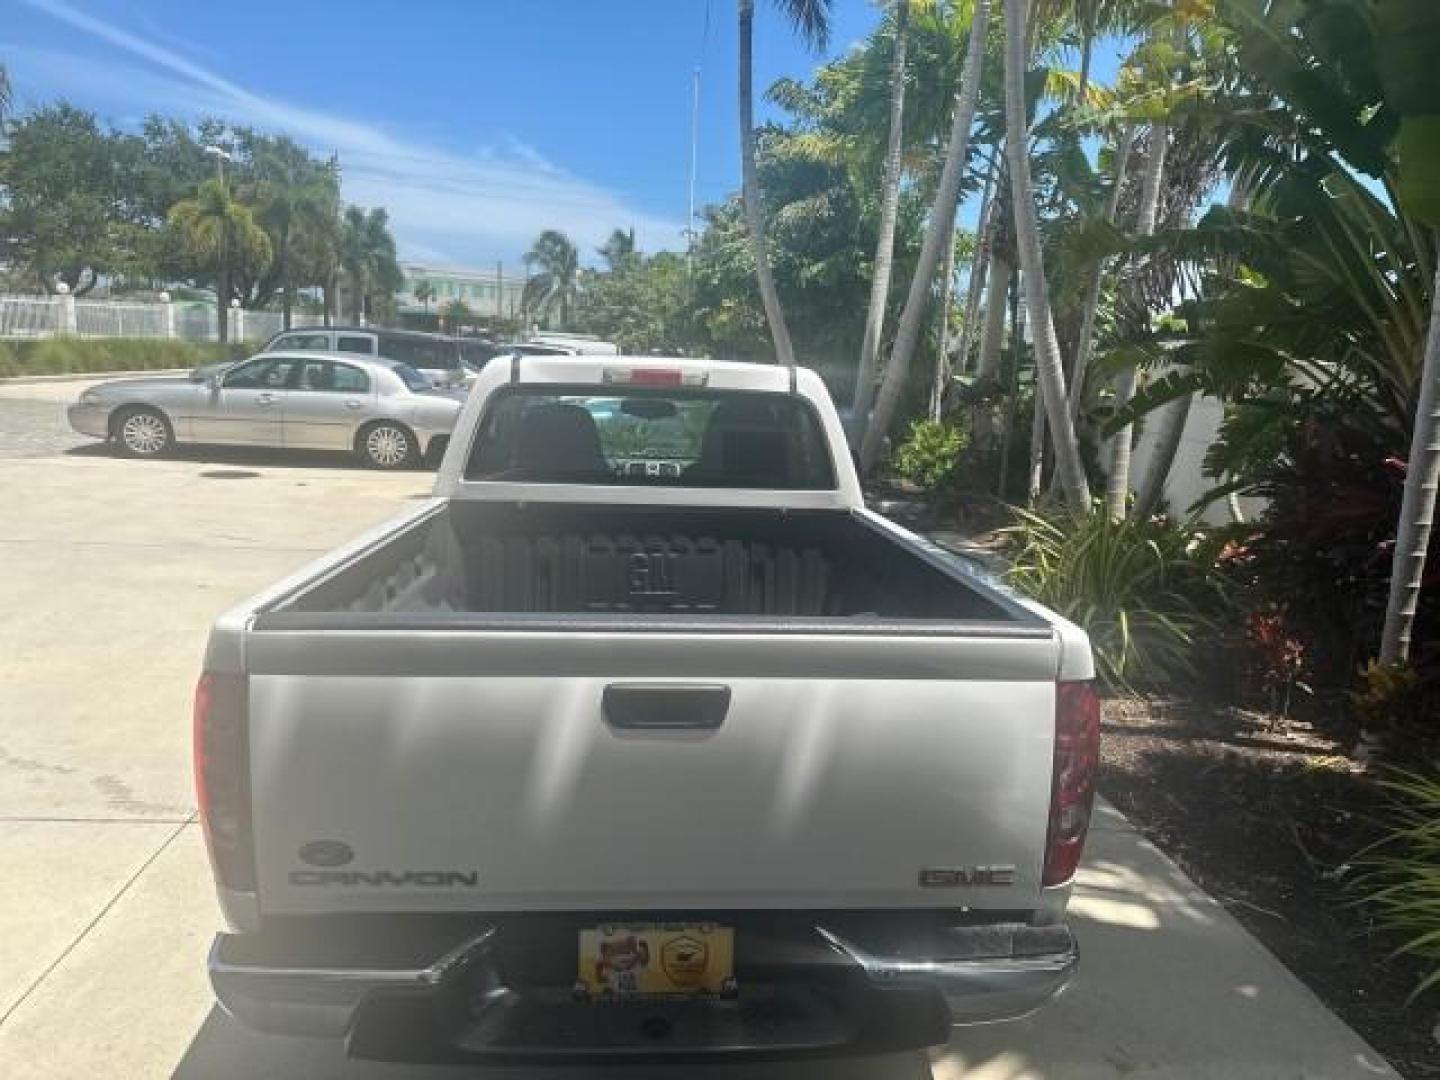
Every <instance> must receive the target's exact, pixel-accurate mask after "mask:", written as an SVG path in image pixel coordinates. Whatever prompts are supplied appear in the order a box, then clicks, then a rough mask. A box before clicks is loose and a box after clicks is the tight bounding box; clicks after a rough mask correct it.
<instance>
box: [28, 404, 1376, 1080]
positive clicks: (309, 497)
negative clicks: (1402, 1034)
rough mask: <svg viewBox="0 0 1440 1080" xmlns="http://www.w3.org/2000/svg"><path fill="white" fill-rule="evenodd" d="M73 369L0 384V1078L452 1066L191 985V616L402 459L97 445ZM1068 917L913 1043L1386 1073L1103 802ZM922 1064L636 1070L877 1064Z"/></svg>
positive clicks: (207, 902) (996, 1075) (1126, 1065)
mask: <svg viewBox="0 0 1440 1080" xmlns="http://www.w3.org/2000/svg"><path fill="white" fill-rule="evenodd" d="M80 389H81V385H80V384H76V383H63V384H47V385H32V386H15V385H9V386H5V385H0V459H3V460H0V506H3V507H4V513H3V514H0V657H3V658H4V660H3V663H0V865H3V867H4V875H3V879H0V880H3V885H0V1076H3V1077H6V1078H7V1080H28V1078H32V1077H33V1078H42V1077H43V1078H45V1080H54V1078H68V1077H75V1078H87V1080H88V1078H91V1077H98V1076H104V1077H127V1078H128V1077H164V1076H176V1077H182V1078H187V1080H227V1078H236V1080H238V1078H242V1077H265V1078H267V1080H302V1078H304V1080H316V1078H330V1077H347V1076H348V1077H373V1078H382V1077H383V1078H386V1080H421V1078H425V1077H436V1078H438V1077H448V1076H453V1075H455V1073H453V1072H443V1071H442V1072H437V1071H435V1070H427V1069H405V1068H392V1067H383V1066H378V1065H366V1064H352V1063H347V1062H346V1061H345V1059H344V1057H343V1054H342V1053H341V1051H340V1049H339V1047H338V1046H336V1045H334V1044H330V1043H323V1042H309V1041H301V1040H292V1039H280V1038H266V1037H261V1036H257V1035H252V1034H250V1033H248V1032H246V1031H245V1030H243V1029H241V1028H240V1027H238V1026H237V1025H236V1024H235V1023H233V1022H232V1021H230V1020H229V1019H228V1018H227V1017H226V1016H225V1015H224V1014H223V1013H221V1012H220V1011H219V1010H217V1009H216V1008H215V1007H214V1005H213V1002H212V999H211V995H210V992H209V987H208V985H207V983H206V979H205V974H204V957H205V951H206V948H207V946H208V944H209V941H210V938H211V936H212V935H213V933H214V932H215V930H216V929H217V928H218V925H219V916H218V912H217V910H216V908H215V904H214V900H213V895H212V892H211V886H210V880H209V872H208V867H207V866H206V860H205V855H204V851H203V843H202V840H201V837H200V833H199V828H198V826H197V825H196V824H195V820H194V796H193V793H192V788H191V779H190V760H189V759H190V744H189V738H190V733H189V725H190V720H189V714H190V694H191V691H192V687H193V684H194V679H195V676H196V674H197V672H198V670H199V667H200V660H201V650H202V649H203V646H204V641H205V634H206V631H207V628H208V625H209V623H210V621H211V620H212V619H213V618H214V616H215V615H216V614H217V613H218V612H220V611H221V610H223V609H224V608H226V607H227V606H229V605H230V604H232V603H234V602H236V601H238V600H240V599H242V598H243V597H245V596H246V595H248V594H250V593H252V592H254V591H255V590H257V589H259V588H261V587H263V586H265V585H267V584H268V583H270V582H271V581H273V580H274V579H276V578H278V577H280V576H281V575H282V574H284V573H287V572H289V571H291V570H293V569H295V568H296V567H297V566H299V565H301V564H303V563H304V562H306V561H308V560H310V559H312V558H314V557H316V556H318V555H320V554H322V553H323V552H324V551H325V550H327V549H328V548H330V547H331V546H333V545H334V544H336V543H338V542H340V541H341V540H344V539H346V538H347V537H350V536H352V535H354V534H355V533H356V532H358V531H360V530H361V529H362V528H363V527H365V526H367V525H370V524H373V523H375V522H377V521H379V520H381V519H383V518H385V517H387V516H389V515H391V514H393V513H396V512H398V511H399V510H401V509H402V508H403V507H404V506H405V505H406V502H407V500H409V499H411V498H414V497H417V496H420V495H422V494H423V493H424V492H425V491H426V489H427V488H428V486H429V482H430V477H429V475H428V474H426V473H407V474H402V475H377V474H374V473H368V472H365V471H363V470H360V469H356V468H353V467H351V466H350V465H349V464H348V463H347V462H346V461H345V459H343V458H341V459H317V458H309V457H307V458H303V459H301V458H289V457H285V456H283V455H277V454H269V453H248V452H239V451H236V452H224V453H212V452H209V451H203V450H198V451H192V452H188V453H186V454H184V455H182V456H180V457H177V458H173V459H169V460H163V461H146V462H137V461H125V460H119V459H115V458H112V457H110V456H108V455H107V454H106V453H104V452H103V449H101V448H97V447H95V446H94V445H93V444H90V443H89V441H88V440H84V439H81V438H79V437H75V436H71V435H69V434H68V433H67V431H66V430H65V428H64V426H63V424H64V421H63V412H62V403H63V401H65V400H67V399H69V398H71V397H73V396H74V395H75V394H77V393H78V392H79V390H80ZM1072 912H1073V915H1074V923H1075V927H1076V931H1077V934H1078V936H1079V938H1080V942H1081V947H1082V951H1083V953H1084V961H1083V965H1082V973H1081V975H1080V977H1079V978H1078V979H1077V981H1076V984H1075V985H1074V986H1073V987H1072V988H1071V990H1070V992H1069V993H1067V994H1066V995H1065V996H1064V997H1063V998H1062V999H1061V1000H1060V1001H1058V1002H1057V1003H1055V1004H1054V1005H1053V1006H1051V1007H1050V1008H1048V1009H1046V1010H1045V1011H1043V1012H1042V1013H1040V1014H1038V1015H1037V1016H1035V1017H1033V1018H1031V1019H1029V1020H1027V1021H1024V1022H1022V1023H1019V1024H1014V1025H1009V1026H1005V1027H997V1028H985V1029H970V1030H961V1031H957V1033H956V1035H955V1038H954V1039H953V1040H952V1042H951V1043H950V1045H949V1046H948V1047H945V1048H942V1049H940V1050H937V1051H935V1052H934V1053H933V1054H931V1055H930V1059H929V1063H930V1065H931V1067H932V1068H933V1073H934V1075H935V1076H936V1077H938V1078H941V1080H955V1078H959V1077H962V1076H964V1077H970V1078H983V1080H1026V1078H1061V1077H1063V1078H1066V1080H1086V1078H1107V1080H1109V1078H1117V1077H1191V1078H1193V1077H1209V1078H1215V1080H1220V1078H1226V1080H1236V1078H1238V1080H1252V1078H1262V1077H1264V1078H1270V1077H1275V1078H1281V1077H1284V1078H1294V1077H1306V1078H1310V1080H1328V1078H1337V1080H1338V1078H1359V1077H1393V1076H1394V1075H1395V1074H1394V1073H1393V1072H1391V1071H1390V1070H1389V1069H1388V1068H1387V1067H1386V1066H1385V1065H1384V1063H1383V1061H1382V1059H1381V1058H1380V1057H1379V1055H1378V1054H1376V1053H1375V1052H1374V1051H1373V1050H1372V1049H1370V1048H1369V1047H1368V1046H1366V1045H1365V1044H1364V1043H1363V1042H1362V1041H1361V1040H1360V1039H1359V1038H1358V1037H1357V1036H1356V1035H1354V1034H1353V1033H1352V1032H1351V1031H1349V1029H1347V1028H1346V1027H1345V1026H1344V1025H1343V1024H1341V1023H1340V1022H1339V1021H1338V1020H1337V1019H1336V1018H1335V1017H1334V1016H1333V1015H1332V1014H1330V1013H1329V1012H1328V1011H1327V1010H1326V1009H1325V1008H1324V1007H1323V1006H1322V1005H1321V1004H1320V1003H1319V1001H1318V1000H1316V998H1315V997H1314V996H1313V995H1312V994H1310V993H1309V991H1308V990H1306V989H1305V988H1304V987H1303V986H1301V985H1300V984H1299V983H1298V982H1297V981H1296V980H1295V979H1293V978H1292V977H1291V976H1290V975H1289V974H1288V972H1286V971H1285V969H1284V968H1283V967H1281V966H1280V965H1279V964H1278V963H1277V962H1276V961H1275V959H1274V958H1273V957H1271V956H1270V954H1269V953H1268V952H1266V951H1265V949H1264V948H1263V947H1262V946H1261V945H1260V944H1259V943H1258V942H1256V941H1255V940H1254V939H1253V938H1251V937H1249V935H1247V934H1246V933H1245V932H1244V931H1243V930H1242V929H1241V928H1240V927H1239V926H1238V924H1236V923H1235V922H1234V920H1233V919H1231V918H1230V917H1229V916H1228V915H1227V914H1226V913H1225V911H1224V910H1223V909H1222V908H1221V907H1220V905H1219V904H1217V903H1216V902H1215V901H1213V900H1212V899H1211V898H1209V897H1207V896H1205V895H1204V894H1203V893H1202V892H1200V891H1199V889H1198V888H1196V886H1195V885H1194V884H1193V883H1191V882H1190V881H1188V880H1187V879H1186V878H1185V877H1184V875H1183V874H1181V873H1180V871H1179V870H1178V869H1177V868H1176V867H1175V866H1174V865H1173V864H1171V863H1170V862H1169V861H1168V860H1166V859H1165V858H1164V857H1163V856H1161V855H1160V853H1159V852H1157V851H1156V850H1155V849H1154V848H1153V847H1152V846H1151V845H1149V844H1148V843H1146V842H1145V841H1144V840H1142V839H1141V838H1140V837H1138V836H1137V835H1136V834H1135V832H1134V831H1133V830H1132V829H1131V828H1130V827H1129V825H1128V823H1127V822H1126V821H1125V820H1124V819H1123V818H1122V817H1120V815H1118V814H1117V813H1115V812H1114V811H1113V810H1112V809H1110V808H1108V807H1102V808H1101V811H1100V814H1099V818H1098V821H1097V827H1096V829H1095V830H1094V832H1093V833H1092V838H1091V843H1090V846H1089V850H1088V852H1087V860H1086V865H1085V867H1084V869H1083V871H1082V874H1081V877H1080V882H1079V885H1078V887H1077V890H1076V896H1075V900H1074V903H1073V905H1072ZM925 1065H926V1062H925V1061H923V1060H922V1059H921V1058H920V1057H918V1056H915V1055H911V1056H901V1057H898V1058H893V1059H887V1060H883V1061H873V1060H872V1061H859V1062H850V1063H847V1064H845V1065H844V1066H843V1067H842V1066H840V1065H836V1064H832V1063H827V1064H823V1065H819V1066H815V1067H810V1068H805V1069H800V1068H795V1067H784V1068H759V1069H755V1068H752V1069H733V1068H732V1069H723V1070H721V1069H704V1070H697V1069H683V1070H674V1069H658V1070H650V1071H647V1072H646V1073H645V1075H650V1076H657V1077H658V1076H687V1077H689V1076H706V1077H716V1078H717V1080H718V1078H719V1077H722V1076H723V1077H726V1078H733V1080H760V1078H762V1077H766V1078H768V1077H772V1076H776V1077H778V1076H784V1077H786V1078H797V1077H800V1078H803V1077H816V1078H818V1077H825V1078H831V1077H835V1078H845V1077H854V1078H857V1080H860V1078H864V1080H880V1078H890V1077H894V1078H897V1080H899V1078H913V1077H915V1076H917V1075H919V1074H920V1073H921V1071H922V1070H923V1068H924V1067H925ZM635 1074H636V1070H625V1071H624V1072H623V1073H617V1074H611V1075H614V1076H617V1077H618V1076H621V1075H635ZM485 1075H487V1076H500V1075H517V1076H518V1075H523V1076H525V1077H527V1078H530V1077H534V1078H540V1077H554V1076H557V1075H564V1076H577V1075H582V1074H581V1073H577V1072H574V1071H571V1072H568V1073H567V1072H561V1073H556V1072H554V1071H549V1070H547V1071H545V1072H544V1073H539V1072H521V1073H505V1072H488V1073H486V1074H485ZM587 1075H593V1074H587Z"/></svg>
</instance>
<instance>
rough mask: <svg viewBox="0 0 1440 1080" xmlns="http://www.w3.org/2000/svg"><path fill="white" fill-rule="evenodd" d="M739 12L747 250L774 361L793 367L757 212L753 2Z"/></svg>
mask: <svg viewBox="0 0 1440 1080" xmlns="http://www.w3.org/2000/svg"><path fill="white" fill-rule="evenodd" d="M738 6H739V11H740V187H741V192H742V194H743V196H744V202H745V222H746V224H747V225H748V226H749V228H750V248H751V250H752V251H753V252H754V255H755V280H756V283H757V284H758V285H759V286H760V302H761V303H762V304H763V305H764V306H765V320H766V321H767V322H768V323H769V324H770V339H771V341H773V342H774V344H775V361H776V363H779V364H784V365H786V366H787V367H794V366H795V348H794V346H792V345H791V344H790V330H789V329H788V328H787V327H786V325H785V312H784V311H783V310H781V308H780V294H779V293H778V292H776V291H775V278H774V277H773V276H772V275H771V273H770V255H769V253H768V250H767V248H768V245H767V244H766V242H765V220H764V217H763V215H762V214H761V213H760V180H759V178H758V177H757V176H756V173H755V99H754V87H753V86H752V85H751V81H752V74H751V68H752V66H753V59H754V57H753V49H754V36H755V0H739V5H738Z"/></svg>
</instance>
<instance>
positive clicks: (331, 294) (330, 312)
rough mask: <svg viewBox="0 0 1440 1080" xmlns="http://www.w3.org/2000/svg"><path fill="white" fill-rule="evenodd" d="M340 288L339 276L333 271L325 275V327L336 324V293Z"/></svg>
mask: <svg viewBox="0 0 1440 1080" xmlns="http://www.w3.org/2000/svg"><path fill="white" fill-rule="evenodd" d="M339 287H340V281H339V276H338V275H337V274H336V273H335V272H334V271H333V270H332V271H330V272H329V273H328V274H326V275H325V325H326V326H327V327H328V326H332V325H333V324H334V322H335V291H336V290H337V289H338V288H339Z"/></svg>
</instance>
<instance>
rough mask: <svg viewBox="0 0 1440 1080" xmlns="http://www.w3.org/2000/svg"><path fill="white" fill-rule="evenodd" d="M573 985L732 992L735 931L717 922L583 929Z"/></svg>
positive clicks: (618, 991)
mask: <svg viewBox="0 0 1440 1080" xmlns="http://www.w3.org/2000/svg"><path fill="white" fill-rule="evenodd" d="M575 987H576V990H577V992H579V993H581V994H585V995H592V996H595V997H635V996H642V995H665V996H677V995H679V996H701V997H705V996H714V997H722V996H729V995H731V994H733V993H734V992H735V931H734V930H733V929H732V928H731V927H728V926H716V925H715V924H714V923H638V924H628V925H614V926H600V927H596V928H595V929H593V930H581V931H580V975H579V979H578V980H577V981H576V984H575Z"/></svg>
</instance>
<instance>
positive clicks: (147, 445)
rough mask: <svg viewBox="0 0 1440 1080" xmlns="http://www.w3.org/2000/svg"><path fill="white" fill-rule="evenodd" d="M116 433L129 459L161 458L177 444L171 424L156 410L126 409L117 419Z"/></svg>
mask: <svg viewBox="0 0 1440 1080" xmlns="http://www.w3.org/2000/svg"><path fill="white" fill-rule="evenodd" d="M114 432H115V445H116V446H117V447H119V449H120V452H121V453H122V454H125V455H126V456H127V457H159V456H160V455H161V454H163V453H165V451H167V450H169V449H170V447H171V446H173V445H174V443H175V435H174V433H173V432H172V431H171V430H170V422H169V421H168V420H166V419H165V417H164V416H162V415H161V414H160V413H158V412H156V411H155V410H154V409H143V408H142V409H126V410H125V411H124V412H123V413H121V414H120V415H119V416H117V417H116V418H115V425H114Z"/></svg>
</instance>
